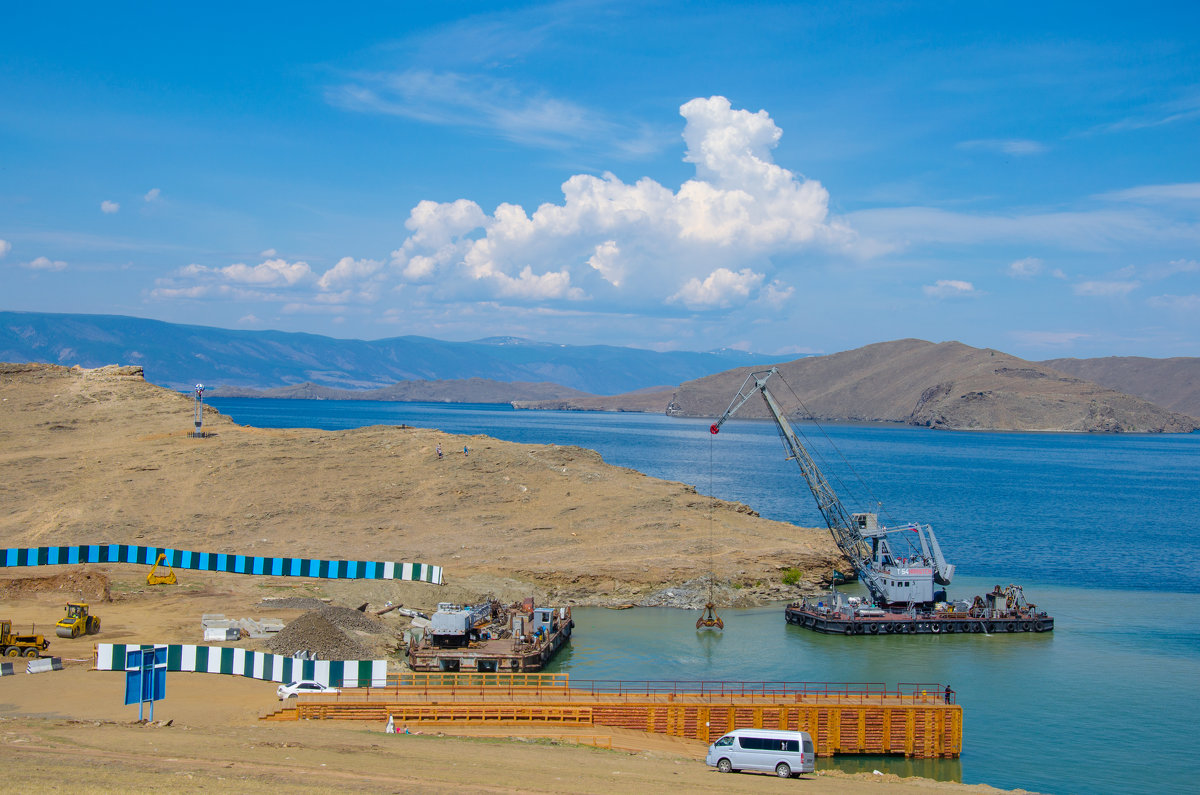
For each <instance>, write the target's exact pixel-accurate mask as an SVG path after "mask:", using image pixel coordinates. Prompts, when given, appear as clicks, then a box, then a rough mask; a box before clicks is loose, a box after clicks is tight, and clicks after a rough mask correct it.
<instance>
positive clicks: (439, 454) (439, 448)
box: [437, 444, 442, 461]
mask: <svg viewBox="0 0 1200 795" xmlns="http://www.w3.org/2000/svg"><path fill="white" fill-rule="evenodd" d="M437 455H438V461H441V460H442V446H441V445H440V444H439V445H438V446H437Z"/></svg>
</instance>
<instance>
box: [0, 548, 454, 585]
mask: <svg viewBox="0 0 1200 795" xmlns="http://www.w3.org/2000/svg"><path fill="white" fill-rule="evenodd" d="M160 554H162V555H166V559H165V560H163V565H166V566H170V567H172V568H176V569H195V570H197V571H224V572H229V573H232V574H262V575H269V576H272V577H315V578H320V579H326V580H411V581H414V582H427V583H430V584H432V585H441V584H442V567H441V566H431V565H429V564H428V563H393V562H390V561H387V562H384V561H375V560H316V559H310V558H266V557H260V556H252V555H229V554H225V553H223V552H222V553H217V552H192V551H190V550H187V549H169V548H166V547H142V546H135V545H133V544H76V545H74V546H61V547H25V548H8V549H4V550H0V567H7V566H58V565H67V564H71V563H140V564H143V565H146V566H152V565H154V562H155V561H156V560H158V556H159V555H160Z"/></svg>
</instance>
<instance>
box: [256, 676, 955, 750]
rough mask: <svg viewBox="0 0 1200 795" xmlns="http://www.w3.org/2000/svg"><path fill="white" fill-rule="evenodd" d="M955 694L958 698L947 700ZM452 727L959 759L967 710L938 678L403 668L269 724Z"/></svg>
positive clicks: (291, 709) (312, 699) (318, 697)
mask: <svg viewBox="0 0 1200 795" xmlns="http://www.w3.org/2000/svg"><path fill="white" fill-rule="evenodd" d="M952 700H953V699H951V701H952ZM389 715H390V716H392V719H393V721H394V722H395V723H396V724H397V725H401V724H408V725H409V726H410V727H412V728H420V729H422V730H432V729H436V728H438V727H447V728H448V727H452V726H486V725H490V726H513V727H542V728H548V727H550V726H558V727H564V728H565V727H568V726H570V727H588V726H591V727H613V728H623V729H633V730H637V731H643V732H652V733H658V734H664V735H668V736H672V737H678V738H684V739H690V740H695V741H699V742H702V743H709V742H712V741H713V740H715V739H717V738H718V737H720V736H721V735H722V734H724V733H725V732H727V731H730V730H732V729H740V728H764V729H792V730H797V731H807V732H808V733H809V734H811V735H812V737H813V742H814V744H815V745H816V750H817V754H818V756H833V755H834V754H903V755H905V756H910V757H917V758H927V759H932V758H954V757H957V756H959V754H960V753H961V751H962V726H963V722H962V707H960V706H959V705H957V704H954V703H947V698H946V695H945V692H944V690H942V689H941V688H940V687H939V686H938V685H933V684H924V685H923V684H901V685H896V686H893V687H890V688H889V687H886V686H884V685H880V684H829V683H812V682H800V683H795V682H754V683H749V682H669V681H651V682H619V681H599V680H589V681H577V682H574V683H572V682H571V681H570V679H569V677H568V675H567V674H520V673H517V674H448V673H428V674H423V673H406V674H400V675H391V676H389V677H388V685H387V686H386V687H374V688H354V689H345V690H342V691H341V692H340V693H325V694H321V693H318V694H311V695H303V696H301V697H300V698H299V699H298V701H297V702H296V703H295V704H294V705H288V706H285V707H283V708H281V709H279V710H277V711H276V712H273V713H271V714H269V715H264V716H263V719H264V720H366V721H377V722H378V723H380V724H381V725H382V724H383V723H385V722H386V721H387V719H388V716H389Z"/></svg>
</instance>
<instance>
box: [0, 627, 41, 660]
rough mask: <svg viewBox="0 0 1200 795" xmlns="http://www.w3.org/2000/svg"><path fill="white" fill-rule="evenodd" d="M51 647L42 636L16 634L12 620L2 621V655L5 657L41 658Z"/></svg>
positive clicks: (0, 647) (0, 652)
mask: <svg viewBox="0 0 1200 795" xmlns="http://www.w3.org/2000/svg"><path fill="white" fill-rule="evenodd" d="M49 645H50V641H48V640H46V639H45V638H43V637H42V636H41V635H33V634H30V635H18V634H16V633H15V632H13V628H12V621H11V620H10V619H7V618H6V619H4V620H3V621H0V654H2V655H4V656H5V657H40V656H41V653H42V652H43V651H45V650H46V647H47V646H49Z"/></svg>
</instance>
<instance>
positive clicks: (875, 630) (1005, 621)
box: [783, 605, 1054, 635]
mask: <svg viewBox="0 0 1200 795" xmlns="http://www.w3.org/2000/svg"><path fill="white" fill-rule="evenodd" d="M783 615H784V618H786V619H787V622H788V623H789V624H795V625H796V626H800V627H804V628H805V629H811V630H812V631H813V632H823V633H825V634H826V635H943V634H944V635H953V634H955V633H958V632H977V633H984V634H989V635H992V634H1007V633H1010V632H1012V633H1017V632H1052V631H1053V630H1054V619H1053V618H1052V617H1050V616H1048V615H1045V614H1044V613H1039V614H1036V615H1018V616H1004V617H999V618H996V617H993V618H982V617H975V616H965V615H962V614H955V615H948V616H939V615H936V614H929V615H921V614H917V615H916V616H912V615H909V614H907V613H887V614H884V615H882V616H855V615H846V614H845V613H835V612H828V611H820V610H814V609H811V608H806V607H804V606H802V605H788V606H787V607H786V608H785V609H784V612H783Z"/></svg>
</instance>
